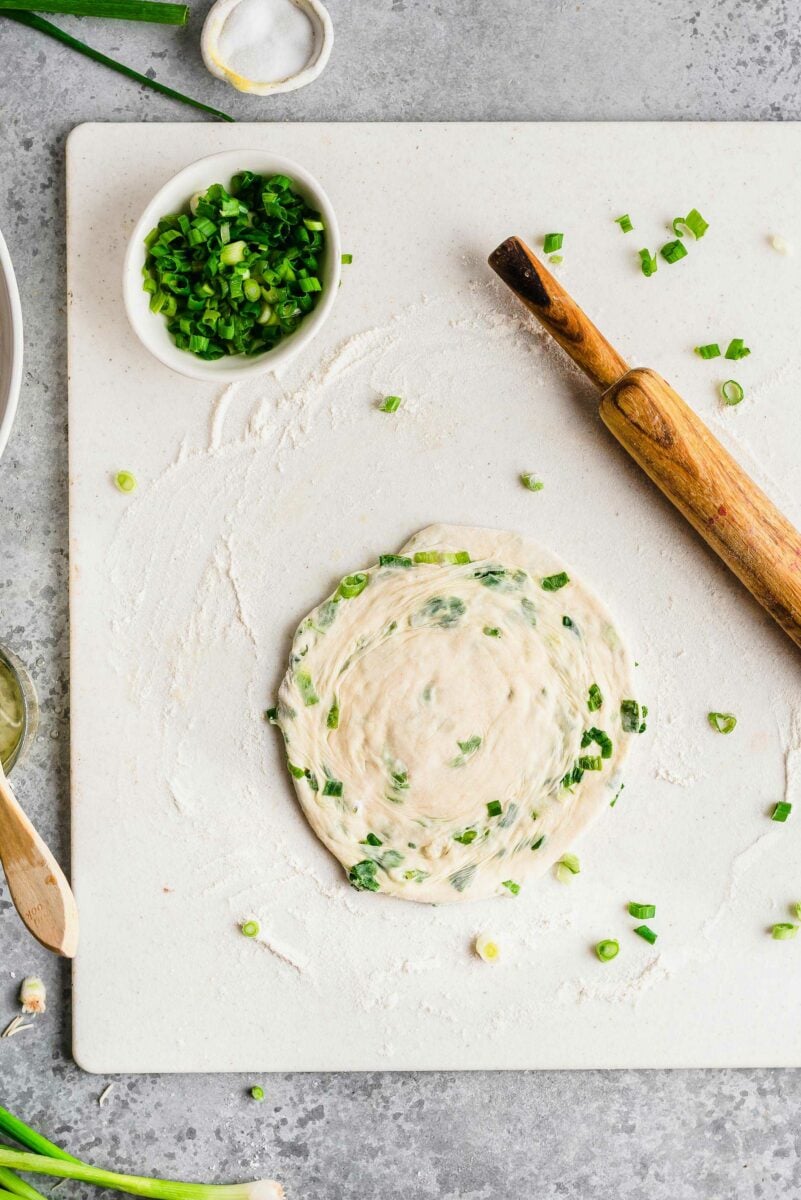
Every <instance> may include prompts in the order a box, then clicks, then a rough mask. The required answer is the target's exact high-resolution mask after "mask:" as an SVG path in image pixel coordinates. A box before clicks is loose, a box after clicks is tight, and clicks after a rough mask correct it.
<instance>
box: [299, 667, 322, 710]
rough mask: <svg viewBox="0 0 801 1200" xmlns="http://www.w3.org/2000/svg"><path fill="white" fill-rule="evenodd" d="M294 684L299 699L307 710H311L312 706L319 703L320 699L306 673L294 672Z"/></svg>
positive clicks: (309, 676)
mask: <svg viewBox="0 0 801 1200" xmlns="http://www.w3.org/2000/svg"><path fill="white" fill-rule="evenodd" d="M295 683H296V684H297V685H298V691H299V692H300V696H301V699H302V701H303V703H304V704H305V705H306V707H307V708H311V706H312V705H313V704H319V703H320V697H319V696H318V695H317V693H316V692H315V690H314V684H313V683H312V678H311V675H309V673H308V671H296V672H295Z"/></svg>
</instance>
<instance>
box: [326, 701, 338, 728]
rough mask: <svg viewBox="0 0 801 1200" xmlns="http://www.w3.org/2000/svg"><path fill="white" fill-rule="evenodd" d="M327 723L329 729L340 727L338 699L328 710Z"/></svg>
mask: <svg viewBox="0 0 801 1200" xmlns="http://www.w3.org/2000/svg"><path fill="white" fill-rule="evenodd" d="M325 724H326V728H327V729H339V704H338V703H337V701H336V700H335V701H334V703H333V704H332V705H331V707H330V708H329V710H328V716H327V717H326V718H325Z"/></svg>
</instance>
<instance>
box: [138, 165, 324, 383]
mask: <svg viewBox="0 0 801 1200" xmlns="http://www.w3.org/2000/svg"><path fill="white" fill-rule="evenodd" d="M243 170H248V171H259V172H263V173H269V174H273V175H275V174H283V175H288V176H289V178H290V179H292V181H293V183H297V184H298V186H299V188H300V190H301V192H304V193H306V194H307V195H308V196H309V197H310V198H311V200H312V203H313V204H314V206H315V208H317V209H318V210H319V212H321V213H322V214H323V218H324V220H325V224H326V248H325V253H326V265H325V275H326V283H325V287H324V289H323V292H322V296H321V299H320V302H319V304H317V306H316V307H315V308H314V309H313V310H312V312H310V313H309V314H308V316H307V317H305V318H304V320H303V321H302V322H301V324H300V326H299V327H298V329H297V330H295V332H294V333H292V334H290V335H289V336H288V337H285V338H283V339H282V340H281V341H280V342H279V343H278V345H277V346H276V347H275V349H274V350H266V351H265V352H264V353H263V354H260V355H258V356H257V357H254V358H250V357H247V356H245V355H230V356H228V357H225V358H218V359H215V360H213V361H211V362H207V361H206V360H205V359H201V358H196V357H195V356H194V355H193V354H190V353H189V352H188V351H186V350H179V349H178V347H177V346H176V345H175V344H174V342H173V341H172V339H171V338H170V335H169V334H168V333H167V328H166V325H165V324H164V320H163V318H162V317H160V316H158V315H157V314H154V313H151V312H150V309H149V307H148V296H147V293H146V292H145V291H144V289H143V288H142V266H143V265H144V261H145V248H144V239H145V237H146V235H147V234H148V233H149V232H150V230H151V229H152V228H153V226H154V225H156V224H157V223H158V221H159V220H160V218H161V217H163V216H164V215H165V213H167V212H169V211H175V208H176V205H183V204H186V203H187V201H188V200H189V198H190V196H192V195H193V194H194V193H195V192H197V191H199V190H201V188H202V186H203V185H202V182H201V180H203V179H205V180H206V183H205V186H206V187H210V186H211V184H212V183H225V184H226V186H227V184H228V182H229V181H230V177H231V175H234V174H236V172H237V171H243ZM226 175H227V176H228V179H226V178H225V176H226ZM190 181H191V182H190ZM174 193H177V194H178V195H181V196H182V197H183V199H182V200H181V201H180V202H179V201H178V200H177V199H173V198H172V197H173V194H174ZM167 197H171V198H170V199H167ZM341 257H342V252H341V243H340V236H339V225H338V222H337V219H336V213H335V212H334V208H333V205H332V204H331V201H330V199H329V197H328V195H327V193H326V191H325V189H324V188H323V186H322V184H320V183H319V182H318V180H317V179H316V178H315V176H314V175H312V173H311V171H309V170H308V169H307V168H306V167H304V166H303V165H302V164H301V163H298V162H295V161H294V159H291V158H286V157H284V155H282V154H273V153H272V152H271V151H270V150H266V149H264V148H263V147H261V148H259V147H250V148H248V147H245V148H242V149H236V150H223V151H221V152H219V153H217V154H209V155H206V156H204V157H203V158H198V159H195V160H194V161H193V162H190V163H188V164H187V166H185V167H183V168H182V169H181V170H180V171H178V172H177V173H176V174H174V175H172V176H171V177H170V178H169V179H168V180H167V181H166V182H165V183H164V184H163V185H162V186H161V187H160V188H159V189H158V191H157V192H156V193H155V195H154V196H153V197H152V199H151V200H150V201H149V202H148V204H147V205H146V207H145V209H144V212H143V213H142V215H141V216H140V217H139V220H138V221H137V222H136V224H135V225H134V228H133V232H132V233H131V236H130V239H129V241H128V247H127V249H126V252H125V261H124V264H123V276H122V291H123V301H124V304H125V311H126V314H127V316H128V321H129V323H130V325H131V328H132V329H133V331H134V333H135V334H136V335H137V337H138V338H139V340H140V342H141V343H142V345H143V346H144V347H145V349H146V350H149V351H150V353H151V354H152V355H153V356H154V357H155V358H157V359H158V360H159V362H161V363H162V364H163V365H164V366H165V367H169V368H170V369H171V370H173V371H176V372H177V373H178V374H179V375H184V376H186V377H187V378H189V379H202V380H205V381H211V382H216V383H236V382H237V381H238V380H241V379H252V378H253V377H254V376H258V375H264V374H266V373H268V372H271V371H275V370H277V369H278V368H279V367H283V366H286V365H287V363H289V362H290V361H291V360H292V359H293V358H295V357H296V356H297V355H298V354H299V353H300V352H301V350H303V349H304V347H305V346H307V345H308V343H309V342H310V341H311V340H312V338H313V337H314V336H315V335H316V334H317V333H319V331H320V329H321V328H322V326H323V324H324V323H325V321H326V319H327V318H328V315H329V313H330V311H331V308H332V307H333V304H334V301H335V300H336V297H337V292H338V290H339V281H340V279H341V275H342V263H341ZM160 334H161V335H162V336H159V335H160Z"/></svg>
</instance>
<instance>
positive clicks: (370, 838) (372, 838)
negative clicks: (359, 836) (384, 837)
mask: <svg viewBox="0 0 801 1200" xmlns="http://www.w3.org/2000/svg"><path fill="white" fill-rule="evenodd" d="M359 845H360V846H383V845H384V843H383V842H382V841H381V838H380V837H376V835H375V834H374V833H368V835H367V837H366V838H364V839H363V841H361V842H360V843H359Z"/></svg>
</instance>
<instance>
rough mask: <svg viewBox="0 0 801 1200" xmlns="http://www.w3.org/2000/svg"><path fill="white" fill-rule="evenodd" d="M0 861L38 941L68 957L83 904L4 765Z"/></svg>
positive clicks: (0, 797) (72, 950)
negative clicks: (20, 800) (29, 815)
mask: <svg viewBox="0 0 801 1200" xmlns="http://www.w3.org/2000/svg"><path fill="white" fill-rule="evenodd" d="M0 861H2V864H3V868H4V870H5V873H6V880H7V882H8V890H9V892H10V893H11V899H12V900H13V901H14V904H15V905H16V908H17V912H18V913H19V915H20V917H21V918H22V920H23V923H24V924H25V925H26V926H27V927H28V929H29V930H30V932H31V933H32V934H33V936H34V937H35V938H36V940H37V941H38V942H41V944H42V945H43V946H45V947H46V948H47V949H48V950H52V951H54V953H56V954H63V955H64V957H65V958H74V956H75V952H76V950H77V948H78V909H77V907H76V905H75V897H74V896H73V894H72V891H71V889H70V885H69V884H68V883H67V880H66V878H65V877H64V873H63V871H62V870H61V867H60V866H59V865H58V863H57V862H56V860H55V858H54V857H53V855H52V854H51V853H50V851H49V850H48V848H47V846H46V845H45V843H44V842H43V841H42V839H41V838H40V837H39V834H38V833H37V832H36V830H35V829H34V827H33V825H32V824H31V822H30V821H29V820H28V818H27V817H26V815H25V813H24V812H23V811H22V809H21V808H20V806H19V803H18V801H17V799H16V797H15V795H14V793H13V792H12V791H11V788H10V787H9V784H8V780H7V779H6V777H5V773H4V772H3V769H2V767H0Z"/></svg>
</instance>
